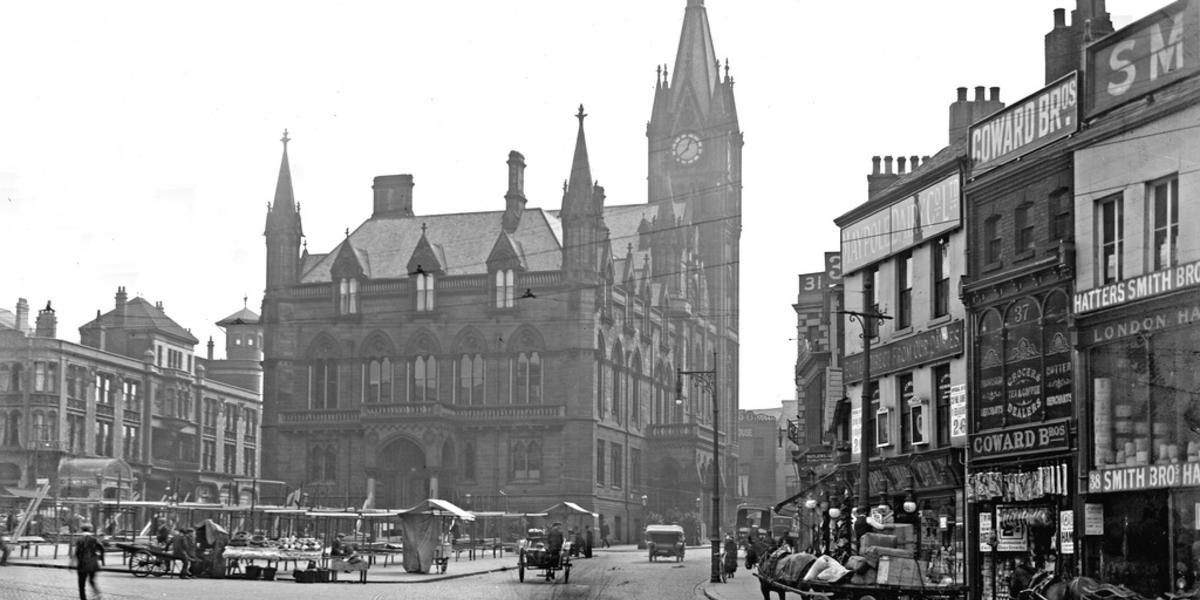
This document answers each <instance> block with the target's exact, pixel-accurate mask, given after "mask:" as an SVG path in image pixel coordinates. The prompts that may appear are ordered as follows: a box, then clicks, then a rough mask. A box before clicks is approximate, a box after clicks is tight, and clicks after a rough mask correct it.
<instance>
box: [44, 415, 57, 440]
mask: <svg viewBox="0 0 1200 600" xmlns="http://www.w3.org/2000/svg"><path fill="white" fill-rule="evenodd" d="M45 439H47V440H50V441H52V442H56V441H58V411H53V410H52V411H49V412H47V413H46V438H45Z"/></svg>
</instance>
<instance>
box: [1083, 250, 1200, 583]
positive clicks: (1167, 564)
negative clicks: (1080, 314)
mask: <svg viewBox="0 0 1200 600" xmlns="http://www.w3.org/2000/svg"><path fill="white" fill-rule="evenodd" d="M1188 267H1193V268H1195V265H1189V266H1184V267H1178V268H1179V269H1186V268H1188ZM1196 292H1197V286H1187V287H1186V289H1180V290H1178V291H1176V292H1174V293H1171V294H1167V295H1162V296H1159V297H1157V298H1153V299H1151V300H1145V301H1142V302H1136V303H1131V304H1126V305H1123V306H1118V307H1116V308H1111V309H1109V310H1103V311H1097V312H1096V313H1094V314H1089V315H1087V316H1086V318H1082V319H1080V327H1079V342H1080V344H1081V350H1080V353H1081V356H1082V357H1083V363H1084V365H1085V369H1086V378H1085V380H1084V385H1085V386H1086V391H1087V393H1088V394H1089V396H1090V402H1089V403H1088V406H1087V408H1088V410H1089V411H1090V413H1089V414H1088V415H1087V417H1088V422H1090V423H1091V425H1092V427H1091V435H1090V441H1089V443H1088V446H1089V450H1090V452H1089V457H1088V459H1087V465H1088V468H1089V473H1088V476H1087V494H1086V498H1085V504H1084V519H1083V527H1084V531H1083V540H1084V544H1083V557H1084V564H1083V571H1084V572H1083V574H1084V575H1087V576H1090V577H1095V578H1097V579H1101V580H1103V581H1106V582H1109V583H1115V584H1122V585H1125V586H1127V587H1129V588H1131V589H1133V590H1135V591H1137V592H1139V593H1141V594H1144V595H1147V596H1151V595H1160V594H1163V593H1167V592H1175V593H1179V592H1182V591H1191V590H1195V589H1196V588H1197V587H1200V520H1198V516H1200V373H1197V368H1196V367H1197V365H1198V364H1200V295H1198V294H1197V293H1196Z"/></svg>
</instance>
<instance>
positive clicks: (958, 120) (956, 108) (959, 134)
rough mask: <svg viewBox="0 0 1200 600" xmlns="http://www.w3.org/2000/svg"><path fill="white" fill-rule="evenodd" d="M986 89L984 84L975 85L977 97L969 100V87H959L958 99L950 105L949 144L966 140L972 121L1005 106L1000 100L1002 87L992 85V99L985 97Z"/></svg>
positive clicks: (952, 144)
mask: <svg viewBox="0 0 1200 600" xmlns="http://www.w3.org/2000/svg"><path fill="white" fill-rule="evenodd" d="M985 89H986V88H985V87H984V86H982V85H977V86H975V99H974V100H967V99H966V98H967V88H965V87H960V88H958V96H957V100H955V101H954V103H953V104H951V105H950V136H949V138H950V139H949V145H951V146H954V145H955V144H958V143H964V142H966V140H967V133H968V131H969V129H970V127H971V123H974V122H976V121H978V120H980V119H982V118H984V117H986V116H988V115H990V114H992V113H994V112H996V111H998V110H1000V109H1002V108H1004V103H1003V102H1001V101H1000V88H998V87H992V89H991V92H992V97H991V99H988V98H985V97H984V90H985Z"/></svg>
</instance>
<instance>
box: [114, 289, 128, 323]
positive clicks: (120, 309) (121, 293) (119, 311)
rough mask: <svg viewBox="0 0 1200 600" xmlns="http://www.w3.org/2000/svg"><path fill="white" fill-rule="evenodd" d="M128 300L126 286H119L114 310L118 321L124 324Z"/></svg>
mask: <svg viewBox="0 0 1200 600" xmlns="http://www.w3.org/2000/svg"><path fill="white" fill-rule="evenodd" d="M128 301H129V296H128V295H127V294H126V293H125V286H123V285H122V286H119V287H118V288H117V296H116V310H115V311H114V312H115V316H116V317H117V322H118V323H120V324H122V325H123V324H125V303H126V302H128Z"/></svg>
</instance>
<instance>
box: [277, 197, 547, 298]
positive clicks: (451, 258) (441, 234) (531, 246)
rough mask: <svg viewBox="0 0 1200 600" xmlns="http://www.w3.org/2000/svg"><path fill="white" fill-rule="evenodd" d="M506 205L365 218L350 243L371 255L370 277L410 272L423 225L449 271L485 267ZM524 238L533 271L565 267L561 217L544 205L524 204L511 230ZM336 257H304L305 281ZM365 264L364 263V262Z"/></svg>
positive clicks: (324, 272) (320, 278) (319, 277)
mask: <svg viewBox="0 0 1200 600" xmlns="http://www.w3.org/2000/svg"><path fill="white" fill-rule="evenodd" d="M503 214H504V212H503V211H489V212H472V213H454V214H445V215H418V216H414V217H379V218H372V219H368V220H367V221H365V222H364V223H363V224H362V225H360V226H359V227H358V229H356V230H354V231H353V232H351V233H350V238H349V239H350V244H351V245H352V246H353V247H354V249H355V250H356V251H358V252H361V253H362V254H360V256H364V257H370V277H372V278H378V279H388V278H407V277H408V261H409V259H410V258H411V257H412V253H413V249H414V248H416V245H417V241H418V240H420V239H421V226H422V225H424V226H425V237H426V238H428V240H429V242H430V244H432V245H433V246H434V247H435V248H438V249H439V250H440V251H441V252H440V254H441V255H443V256H444V262H443V264H442V267H443V271H444V273H445V274H446V275H472V274H483V273H487V258H488V255H489V254H490V253H491V250H492V247H493V246H494V245H495V243H496V238H497V237H498V236H499V235H500V232H501V231H502V228H501V224H502V223H501V217H502V216H503ZM512 237H513V240H514V241H516V242H517V243H519V244H520V247H521V249H522V250H523V251H524V255H525V260H526V263H527V265H528V268H529V270H531V271H556V270H559V269H561V268H562V223H561V222H560V221H559V219H558V217H557V216H555V215H552V214H550V213H548V212H547V211H545V210H542V209H540V208H526V209H525V211H524V213H523V214H522V215H521V222H520V224H519V225H518V226H517V230H516V231H515V232H514V233H513V234H512ZM336 257H337V253H336V252H331V253H329V254H323V255H319V254H310V255H309V256H308V258H307V260H305V262H304V269H303V271H302V274H301V276H300V282H301V283H320V282H327V281H330V280H331V276H330V268H331V267H332V266H333V262H334V260H335V259H336ZM365 267H366V265H364V268H365Z"/></svg>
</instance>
